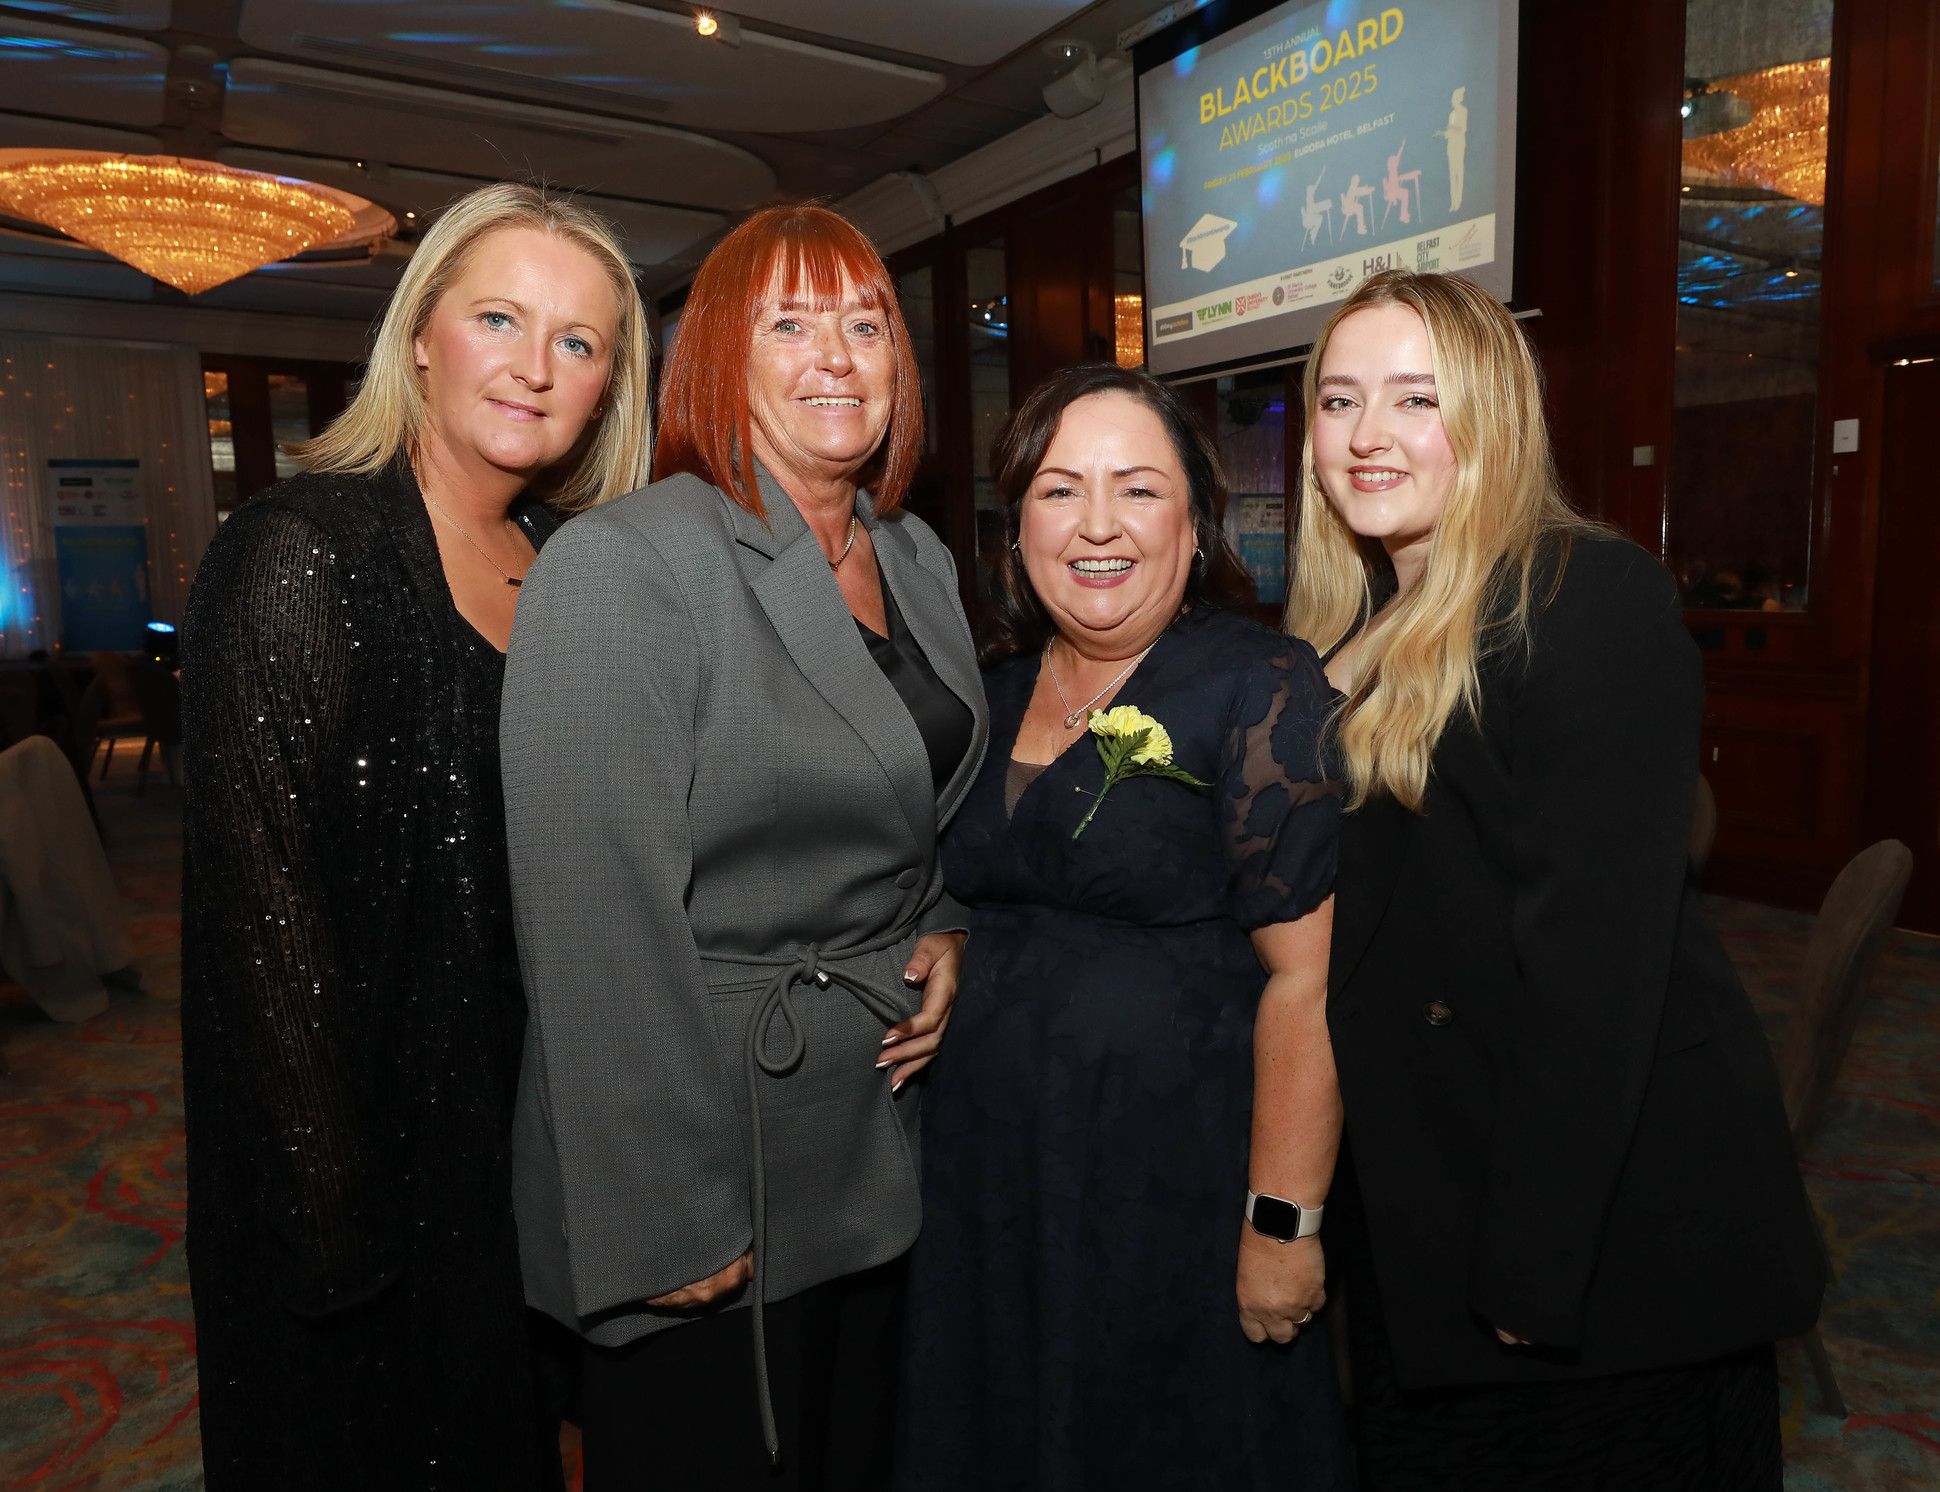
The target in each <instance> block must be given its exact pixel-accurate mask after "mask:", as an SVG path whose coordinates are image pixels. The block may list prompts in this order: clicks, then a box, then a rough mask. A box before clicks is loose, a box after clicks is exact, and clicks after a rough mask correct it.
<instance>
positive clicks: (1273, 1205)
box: [1246, 1191, 1327, 1243]
mask: <svg viewBox="0 0 1940 1492" xmlns="http://www.w3.org/2000/svg"><path fill="white" fill-rule="evenodd" d="M1326 1210H1327V1209H1326V1208H1324V1207H1302V1206H1301V1205H1300V1204H1299V1203H1298V1202H1289V1201H1288V1200H1287V1199H1286V1198H1285V1197H1273V1196H1268V1195H1267V1194H1266V1193H1265V1192H1251V1191H1250V1192H1248V1193H1247V1194H1246V1221H1247V1222H1248V1223H1250V1224H1251V1225H1252V1227H1253V1231H1254V1232H1255V1233H1259V1234H1263V1235H1264V1236H1266V1237H1268V1238H1271V1239H1273V1240H1274V1241H1276V1242H1278V1243H1292V1242H1293V1240H1294V1239H1296V1238H1312V1237H1313V1236H1314V1234H1316V1233H1318V1232H1319V1231H1320V1215H1321V1213H1323V1212H1325V1211H1326Z"/></svg>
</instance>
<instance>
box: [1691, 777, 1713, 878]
mask: <svg viewBox="0 0 1940 1492" xmlns="http://www.w3.org/2000/svg"><path fill="white" fill-rule="evenodd" d="M1717 837H1718V799H1717V796H1716V795H1715V794H1714V793H1713V792H1712V791H1711V784H1710V783H1708V782H1706V781H1705V780H1704V774H1703V773H1702V772H1700V773H1698V780H1697V801H1696V802H1695V803H1693V804H1692V805H1691V869H1693V870H1695V871H1696V872H1697V873H1698V874H1699V875H1700V876H1702V875H1703V874H1704V862H1705V861H1707V860H1709V859H1710V858H1711V845H1712V843H1713V842H1714V841H1715V840H1716V839H1717Z"/></svg>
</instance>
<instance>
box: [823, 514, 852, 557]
mask: <svg viewBox="0 0 1940 1492" xmlns="http://www.w3.org/2000/svg"><path fill="white" fill-rule="evenodd" d="M853 548H855V514H854V513H851V514H849V542H848V543H846V544H844V545H843V546H842V552H841V553H840V554H838V555H837V556H836V557H835V558H834V559H832V560H829V568H830V569H831V570H839V569H841V568H842V561H844V560H845V559H847V558H848V557H849V551H850V550H851V549H853ZM822 558H823V559H829V557H828V556H827V555H826V554H825V555H823V556H822Z"/></svg>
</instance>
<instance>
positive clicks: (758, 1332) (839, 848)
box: [504, 205, 984, 1492]
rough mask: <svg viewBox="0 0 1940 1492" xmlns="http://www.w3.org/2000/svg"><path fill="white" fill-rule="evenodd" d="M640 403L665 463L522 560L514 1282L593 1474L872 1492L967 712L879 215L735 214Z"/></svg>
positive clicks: (968, 738)
mask: <svg viewBox="0 0 1940 1492" xmlns="http://www.w3.org/2000/svg"><path fill="white" fill-rule="evenodd" d="M660 407H661V418H660V434H659V444H658V447H657V449H656V451H655V463H654V464H655V466H656V468H657V469H658V472H659V476H660V479H659V480H658V481H656V482H655V483H654V484H653V485H652V486H650V487H646V488H643V489H642V490H640V491H639V492H635V493H633V494H631V495H629V496H627V497H624V498H621V499H620V500H619V501H618V502H615V503H612V504H609V505H608V506H607V507H605V508H602V509H601V510H599V511H598V512H597V513H593V514H589V515H587V517H586V518H585V519H584V520H582V521H580V522H576V523H574V524H571V525H569V526H568V527H567V528H565V529H564V530H562V531H561V533H560V535H559V537H558V538H557V539H556V540H554V541H553V544H552V545H551V546H549V547H548V548H547V550H546V555H545V559H544V561H543V562H542V563H541V564H539V565H537V566H535V567H534V569H533V571H532V576H531V579H530V580H529V582H528V584H527V586H526V591H525V599H524V601H523V602H522V603H521V605H520V608H519V623H518V627H517V629H516V631H515V632H514V634H513V639H512V655H511V659H510V662H509V663H508V665H507V669H506V683H505V715H504V742H505V786H506V817H507V828H508V831H509V839H510V846H511V857H512V891H513V901H514V906H515V909H516V913H517V919H518V929H519V940H520V941H519V946H520V952H521V954H522V956H523V961H524V967H525V972H526V977H527V980H528V988H529V990H530V997H531V1004H532V1014H533V1033H532V1036H531V1038H530V1039H529V1040H528V1041H527V1043H526V1064H525V1071H524V1074H523V1080H522V1082H521V1085H520V1091H519V1107H518V1121H517V1128H516V1130H515V1140H514V1143H515V1147H516V1148H515V1172H514V1180H515V1189H514V1200H515V1203H516V1205H517V1208H518V1218H519V1243H520V1248H521V1251H522V1254H523V1259H524V1264H525V1279H526V1290H527V1294H528V1298H529V1299H530V1300H531V1301H532V1302H533V1303H534V1304H535V1305H537V1306H538V1307H539V1308H540V1309H542V1310H543V1311H545V1312H546V1313H547V1314H548V1315H551V1316H553V1317H554V1318H555V1319H557V1320H559V1321H560V1322H563V1323H564V1324H565V1325H566V1326H568V1327H570V1328H572V1329H573V1330H575V1331H577V1332H578V1333H579V1334H580V1336H581V1337H582V1338H583V1346H582V1349H581V1353H580V1365H581V1369H582V1380H581V1391H580V1398H579V1408H580V1425H581V1429H582V1431H583V1432H584V1437H585V1442H584V1443H585V1450H586V1476H587V1487H588V1489H589V1492H613V1489H615V1488H632V1487H656V1488H658V1487H709V1488H734V1487H744V1486H746V1487H761V1488H765V1489H775V1488H782V1487H820V1488H831V1489H833V1488H843V1489H855V1492H867V1489H870V1488H873V1487H878V1486H881V1485H883V1483H884V1482H885V1481H886V1478H887V1471H888V1459H889V1449H890V1439H889V1437H890V1423H891V1420H892V1418H893V1409H894V1389H895V1383H896V1328H895V1323H896V1312H897V1308H898V1305H899V1302H900V1297H901V1289H902V1263H901V1260H902V1256H903V1254H904V1253H905V1252H906V1251H907V1250H908V1248H909V1245H910V1241H911V1240H912V1239H913V1238H914V1237H915V1236H916V1230H917V1222H918V1218H919V1207H920V1202H919V1191H918V1183H917V1174H916V1162H915V1140H916V1134H915V1131H916V1104H917V1099H916V1095H915V1092H914V1091H913V1090H912V1089H910V1088H909V1086H908V1081H909V1079H910V1077H911V1076H912V1075H913V1074H915V1073H916V1072H918V1071H920V1070H921V1069H922V1068H923V1067H924V1066H925V1065H926V1063H927V1062H928V1060H929V1057H930V1054H931V1053H932V1052H934V1050H935V1048H936V1042H937V1039H938V1037H939V1036H940V1034H941V1029H942V1025H943V1020H944V1016H945V1013H946V1011H947V1009H948V1006H949V1000H950V996H951V994H952V992H953V991H954V988H955V984H956V965H957V958H958V949H959V947H960V946H961V944H962V933H961V929H962V928H963V926H964V920H963V914H962V911H961V909H960V908H958V907H957V906H956V905H955V904H954V903H952V902H950V901H949V900H948V899H947V898H946V897H944V895H943V888H942V876H941V872H940V870H939V868H938V863H937V850H936V846H937V836H938V830H939V826H940V825H941V824H942V823H944V822H945V821H946V820H947V819H948V817H949V815H950V811H951V809H952V808H954V806H955V805H956V803H957V802H958V801H959V800H960V799H961V797H962V796H963V793H964V791H965V790H966V789H967V788H968V787H969V785H970V782H971V779H972V778H973V777H974V776H975V775H976V770H977V764H978V762H979V760H980V759H981V757H982V753H983V720H984V708H983V693H982V690H981V689H979V688H978V685H977V670H976V660H975V654H974V651H973V648H972V646H971V640H970V628H969V626H968V624H967V623H966V622H965V620H964V616H963V611H962V608H961V606H960V604H959V602H958V599H957V584H956V570H955V566H954V565H953V564H952V562H951V559H950V553H949V551H948V550H947V549H945V548H944V547H943V544H942V542H941V541H940V540H939V539H938V538H937V537H936V535H935V534H933V533H932V532H930V530H929V529H928V528H927V527H926V526H925V525H924V524H923V523H922V521H921V520H920V519H916V518H912V517H909V516H907V515H906V514H904V513H902V512H901V511H900V510H899V505H900V503H901V501H902V498H903V494H904V492H905V491H906V490H907V488H908V485H909V479H910V476H911V474H912V472H913V471H914V470H915V466H916V461H917V457H918V455H919V454H920V452H921V451H922V448H923V441H922V418H923V414H922V411H923V402H922V391H921V389H920V388H919V387H918V385H917V373H916V360H915V357H914V356H913V354H912V351H911V344H910V338H909V333H908V330H907V329H906V327H905V326H904V324H903V319H902V315H901V313H900V311H899V310H898V309H897V305H896V292H895V285H894V282H893V281H892V280H891V279H890V277H889V273H888V271H887V270H886V269H885V268H884V267H883V263H882V260H881V259H880V258H879V257H878V256H877V254H876V251H875V250H874V249H873V248H872V247H871V246H870V244H869V241H868V239H867V238H865V237H864V236H863V235H862V233H861V232H860V231H859V230H858V229H856V228H855V227H854V226H853V225H852V224H850V223H849V222H847V221H845V220H844V219H843V218H841V217H840V216H838V215H837V214H835V213H833V212H830V211H829V210H827V209H826V208H822V207H816V206H812V205H809V206H799V207H775V208H769V209H767V210H764V211H762V212H758V213H756V214H754V215H753V216H752V217H750V218H749V219H748V220H747V221H746V222H744V223H743V224H741V226H740V227H738V228H736V229H735V230H734V231H733V232H732V233H730V234H729V235H728V236H727V237H726V238H725V239H723V240H722V241H721V243H720V244H719V245H718V246H717V247H716V248H715V249H714V250H713V252H712V253H710V254H709V256H708V258H707V260H706V262H705V263H703V264H702V265H701V268H700V272H699V274H698V275H697V276H696V278H695V281H694V289H693V293H692V295H691V296H690V297H689V299H688V302H687V312H686V315H685V316H684V317H683V319H682V325H681V334H680V340H679V342H678V344H677V345H676V347H675V349H674V352H673V356H672V357H671V359H670V360H669V362H668V365H667V370H666V375H665V381H664V384H663V387H662V391H661V406H660ZM757 1412H758V1413H759V1419H758V1420H757ZM778 1455H780V1457H781V1458H782V1459H781V1461H780V1465H779V1467H778V1468H776V1467H773V1466H771V1460H773V1459H774V1458H776V1457H777V1456H778Z"/></svg>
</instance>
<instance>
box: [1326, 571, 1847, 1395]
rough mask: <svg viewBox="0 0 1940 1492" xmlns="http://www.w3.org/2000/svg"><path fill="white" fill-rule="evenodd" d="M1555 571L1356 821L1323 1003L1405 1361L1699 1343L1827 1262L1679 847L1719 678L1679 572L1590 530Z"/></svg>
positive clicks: (1626, 1357) (1446, 1370) (1396, 1340)
mask: <svg viewBox="0 0 1940 1492" xmlns="http://www.w3.org/2000/svg"><path fill="white" fill-rule="evenodd" d="M1545 571H1546V572H1547V573H1546V574H1545V573H1544V572H1545ZM1554 574H1555V564H1554V561H1553V560H1551V561H1549V562H1548V563H1546V564H1545V565H1542V566H1539V568H1538V575H1537V578H1536V582H1537V583H1536V590H1535V593H1534V594H1535V598H1536V608H1537V609H1536V615H1535V617H1534V619H1533V630H1532V644H1531V647H1530V648H1529V649H1528V650H1526V651H1525V650H1522V649H1520V648H1515V647H1511V648H1508V649H1505V650H1503V651H1500V652H1498V653H1497V654H1496V655H1494V656H1493V657H1490V658H1488V659H1486V660H1485V661H1484V663H1483V665H1482V668H1481V675H1480V676H1481V686H1482V688H1481V707H1480V720H1479V724H1478V723H1477V722H1476V721H1474V720H1472V719H1470V718H1469V717H1467V716H1466V715H1463V716H1460V717H1458V718H1457V720H1456V721H1454V722H1452V723H1451V724H1450V725H1449V727H1448V729H1447V730H1446V731H1445V732H1444V733H1443V736H1442V739H1441V742H1440V743H1439V745H1438V746H1437V747H1436V750H1435V756H1434V763H1433V771H1432V774H1431V778H1430V783H1429V789H1428V794H1427V798H1426V800H1425V802H1424V805H1423V811H1422V812H1421V813H1420V814H1414V813H1410V812H1408V811H1407V810H1406V809H1403V808H1400V807H1398V806H1397V805H1396V804H1395V803H1394V802H1393V800H1391V799H1382V800H1378V801H1376V802H1374V803H1371V804H1369V805H1368V806H1367V807H1365V808H1363V809H1361V810H1360V811H1358V812H1356V813H1352V814H1350V815H1348V817H1347V819H1346V820H1345V822H1344V825H1343V829H1342V835H1341V867H1340V876H1339V880H1338V882H1337V891H1336V902H1335V913H1334V917H1335V922H1334V948H1333V964H1332V969H1331V972H1330V975H1329V986H1330V990H1329V995H1330V999H1329V1026H1330V1029H1331V1031H1332V1033H1333V1040H1334V1050H1335V1057H1336V1060H1337V1062H1338V1064H1339V1070H1340V1083H1341V1092H1342V1095H1343V1098H1344V1099H1345V1102H1346V1109H1347V1129H1348V1137H1349V1143H1350V1145H1351V1148H1352V1155H1353V1164H1354V1169H1355V1172H1356V1174H1357V1176H1358V1178H1359V1183H1360V1189H1361V1193H1362V1196H1363V1199H1364V1203H1365V1207H1366V1215H1367V1223H1368V1234H1369V1238H1370V1240H1371V1243H1372V1249H1373V1262H1374V1267H1375V1270H1376V1273H1377V1278H1378V1282H1379V1286H1380V1293H1381V1296H1382V1300H1383V1307H1384V1315H1385V1319H1386V1325H1387V1330H1388V1335H1389V1338H1390V1340H1391V1342H1392V1344H1393V1348H1394V1359H1395V1367H1396V1371H1397V1375H1398V1377H1399V1379H1400V1382H1401V1384H1402V1385H1403V1386H1404V1387H1421V1386H1430V1385H1449V1384H1466V1383H1483V1382H1491V1381H1511V1380H1529V1379H1542V1378H1554V1377H1569V1376H1577V1375H1592V1374H1604V1373H1616V1372H1624V1371H1629V1370H1632V1369H1640V1368H1650V1367H1661V1366H1668V1365H1671V1364H1676V1363H1685V1362H1695V1361H1699V1360H1702V1359H1705V1358H1708V1357H1714V1356H1718V1355H1721V1354H1723V1353H1726V1352H1730V1351H1733V1350H1735V1349H1738V1348H1743V1347H1748V1346H1752V1345H1755V1344H1757V1343H1760V1342H1766V1341H1771V1340H1774V1339H1776V1338H1778V1337H1781V1336H1789V1335H1793V1334H1796V1333H1798V1332H1801V1331H1803V1330H1805V1329H1806V1328H1807V1327H1808V1326H1810V1325H1811V1324H1812V1322H1813V1320H1814V1319H1815V1318H1816V1315H1817V1312H1818V1304H1819V1298H1820V1295H1821V1292H1822V1290H1823V1287H1824V1265H1823V1259H1822V1255H1821V1253H1820V1249H1819V1246H1818V1243H1817V1240H1816V1238H1815V1236H1814V1230H1813V1223H1812V1220H1811V1214H1810V1211H1809V1204H1808V1202H1807V1201H1806V1198H1805V1192H1804V1188H1803V1186H1802V1184H1801V1182H1800V1179H1799V1173H1798V1165H1797V1160H1796V1157H1795V1156H1794V1153H1793V1147H1792V1142H1791V1137H1790V1132H1789V1130H1788V1129H1787V1126H1786V1121H1785V1114H1784V1110H1783V1106H1782V1103H1781V1100H1780V1096H1779V1088H1778V1080H1777V1076H1776V1073H1775V1070H1774V1068H1773V1064H1772V1059H1771V1054H1770V1051H1769V1049H1768V1047H1767V1044H1766V1038H1765V1036H1764V1033H1763V1031H1762V1029H1761V1028H1760V1026H1759V1023H1758V1019H1757V1017H1756V1015H1755V1014H1754V1013H1753V1011H1752V1008H1751V1005H1750V1003H1749V1001H1747V999H1746V998H1745V995H1744V992H1743V990H1742V988H1741V987H1740V985H1739V983H1738V980H1737V977H1736V975H1735V974H1734V973H1733V971H1732V967H1731V963H1730V960H1729V959H1728V958H1727V957H1726V955H1725V953H1724V950H1723V948H1722V946H1721V945H1720V944H1719V942H1718V939H1717V936H1716V934H1715V933H1713V931H1712V930H1711V927H1710V926H1709V924H1708V923H1707V922H1706V920H1705V916H1704V912H1703V909H1702V906H1701V904H1700V902H1699V899H1698V894H1697V889H1696V886H1695V884H1694V882H1693V880H1692V878H1691V875H1690V873H1689V861H1688V854H1687V837H1688V834H1689V829H1690V816H1691V805H1692V798H1693V793H1694V791H1695V788H1696V776H1697V756H1698V721H1699V715H1700V712H1701V709H1702V705H1703V679H1702V675H1701V672H1700V669H1699V664H1698V657H1697V650H1696V648H1695V647H1694V646H1693V645H1692V642H1691V639H1690V636H1689V634H1688V633H1687V632H1686V630H1685V627H1684V621H1683V615H1682V611H1681V609H1680V605H1679V601H1678V597H1677V593H1676V590H1675V587H1674V586H1673V585H1672V583H1671V579H1670V577H1669V576H1668V575H1667V574H1666V573H1665V571H1664V569H1663V567H1662V566H1660V565H1659V564H1658V563H1657V562H1656V560H1654V559H1653V558H1652V557H1651V556H1650V555H1648V554H1646V553H1645V552H1644V551H1643V550H1641V549H1639V548H1638V547H1637V546H1636V545H1634V544H1631V543H1629V542H1627V541H1625V540H1621V539H1615V538H1609V537H1604V536H1601V535H1588V536H1582V537H1579V538H1577V540H1576V541H1575V543H1574V545H1573V546H1572V548H1571V551H1570V554H1569V558H1568V562H1567V564H1566V566H1565V568H1564V573H1563V577H1562V580H1561V583H1560V585H1555V584H1552V577H1553V576H1554ZM1497 1326H1500V1327H1503V1328H1504V1329H1506V1330H1508V1331H1511V1332H1514V1333H1516V1334H1517V1335H1519V1336H1523V1337H1527V1338H1529V1339H1530V1340H1531V1341H1532V1342H1535V1343H1538V1344H1541V1345H1540V1347H1538V1348H1505V1347H1503V1346H1501V1345H1500V1344H1499V1343H1498V1342H1497V1341H1496V1339H1495V1334H1494V1330H1493V1328H1495V1327H1497Z"/></svg>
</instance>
